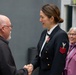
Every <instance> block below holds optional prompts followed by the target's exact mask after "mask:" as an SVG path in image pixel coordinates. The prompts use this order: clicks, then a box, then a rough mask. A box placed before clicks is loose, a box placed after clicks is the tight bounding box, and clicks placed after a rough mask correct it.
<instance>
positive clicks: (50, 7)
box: [41, 4, 63, 23]
mask: <svg viewBox="0 0 76 75" xmlns="http://www.w3.org/2000/svg"><path fill="white" fill-rule="evenodd" d="M41 10H42V12H43V13H44V14H45V15H46V16H47V17H48V18H51V17H52V16H53V17H54V20H55V23H62V22H63V19H62V18H60V10H59V8H58V7H57V6H56V5H54V4H46V5H44V6H43V7H42V9H41Z"/></svg>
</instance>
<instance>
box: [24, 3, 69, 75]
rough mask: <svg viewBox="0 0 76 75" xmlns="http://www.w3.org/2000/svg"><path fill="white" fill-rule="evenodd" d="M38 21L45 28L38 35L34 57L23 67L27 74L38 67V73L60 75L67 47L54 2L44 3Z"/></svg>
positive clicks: (61, 20)
mask: <svg viewBox="0 0 76 75" xmlns="http://www.w3.org/2000/svg"><path fill="white" fill-rule="evenodd" d="M40 22H41V23H42V25H43V28H46V29H45V30H44V31H43V32H42V34H41V37H40V40H39V42H38V46H37V50H38V54H37V55H36V57H35V59H34V60H33V61H32V62H31V63H30V64H28V65H26V66H25V67H26V68H27V69H28V72H29V75H30V74H31V73H32V71H34V69H36V68H37V67H39V75H62V71H63V69H64V66H65V58H66V54H67V51H68V47H69V41H68V36H67V33H66V32H65V31H64V30H62V29H61V28H60V26H59V23H62V22H63V19H61V18H60V11H59V8H58V7H57V6H56V5H54V4H46V5H44V6H43V7H42V8H41V10H40Z"/></svg>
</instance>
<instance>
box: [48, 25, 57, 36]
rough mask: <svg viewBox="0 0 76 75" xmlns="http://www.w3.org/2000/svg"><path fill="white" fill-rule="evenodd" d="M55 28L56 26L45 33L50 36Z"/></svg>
mask: <svg viewBox="0 0 76 75" xmlns="http://www.w3.org/2000/svg"><path fill="white" fill-rule="evenodd" d="M57 26H58V24H56V25H55V26H54V27H53V28H51V29H50V30H49V31H47V33H48V34H49V35H50V34H51V33H52V31H53V30H54V29H55V28H56V27H57Z"/></svg>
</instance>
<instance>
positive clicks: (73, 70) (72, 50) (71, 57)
mask: <svg viewBox="0 0 76 75" xmlns="http://www.w3.org/2000/svg"><path fill="white" fill-rule="evenodd" d="M68 37H69V42H70V43H69V50H68V53H67V57H66V65H65V68H64V75H76V27H71V28H70V29H69V31H68Z"/></svg>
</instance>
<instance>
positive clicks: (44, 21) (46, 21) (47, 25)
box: [40, 11, 52, 29]
mask: <svg viewBox="0 0 76 75" xmlns="http://www.w3.org/2000/svg"><path fill="white" fill-rule="evenodd" d="M51 21H52V20H51V18H48V17H47V16H46V15H45V14H44V13H43V12H42V11H40V22H41V23H42V25H43V28H47V29H50V27H51Z"/></svg>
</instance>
